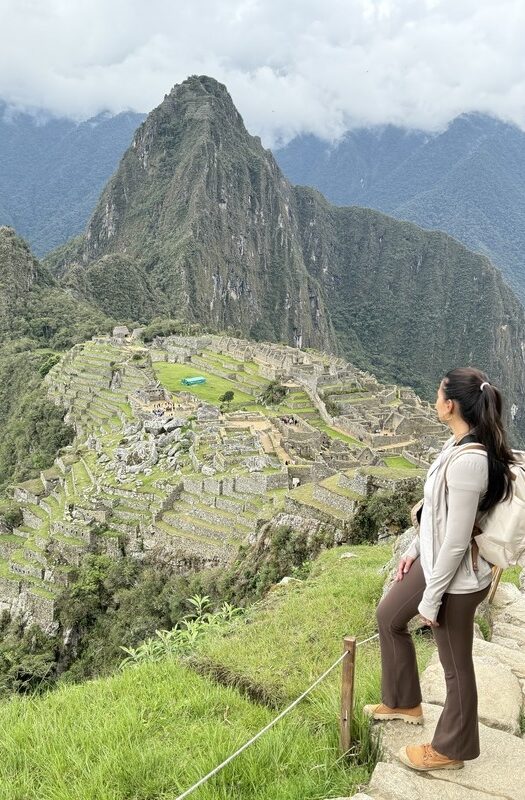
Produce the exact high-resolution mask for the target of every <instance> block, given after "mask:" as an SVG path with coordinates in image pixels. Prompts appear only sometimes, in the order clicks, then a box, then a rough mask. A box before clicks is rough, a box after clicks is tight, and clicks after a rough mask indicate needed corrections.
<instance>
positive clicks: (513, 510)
mask: <svg viewBox="0 0 525 800" xmlns="http://www.w3.org/2000/svg"><path fill="white" fill-rule="evenodd" d="M465 450H476V451H477V452H478V453H483V454H484V455H486V450H485V448H484V447H483V445H480V444H474V443H473V444H470V445H466V446H464V447H462V448H461V451H458V455H460V452H461V453H462V452H465ZM512 452H513V453H514V456H515V458H516V462H515V463H514V464H510V465H509V467H510V471H511V475H512V494H511V496H510V497H509V498H508V499H507V500H500V502H499V503H496V505H495V506H493V507H492V508H491V509H490V511H487V512H485V513H482V514H481V515H480V516H479V517H478V519H477V520H476V527H477V528H478V529H480V530H481V533H480V534H478V535H477V536H474V537H473V538H474V540H475V542H476V544H477V546H478V548H479V552H480V554H481V555H482V556H483V558H484V559H485V561H488V562H489V563H490V564H494V565H495V566H497V567H501V568H502V569H506V568H507V567H510V566H512V565H514V564H518V563H523V564H525V452H524V451H523V450H513V451H512ZM454 460H455V459H454ZM449 463H450V462H449ZM447 466H448V464H447Z"/></svg>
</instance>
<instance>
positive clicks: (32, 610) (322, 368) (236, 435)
mask: <svg viewBox="0 0 525 800" xmlns="http://www.w3.org/2000/svg"><path fill="white" fill-rule="evenodd" d="M197 375H198V376H200V377H204V378H205V380H204V382H199V383H196V384H195V385H191V386H184V385H183V384H181V380H182V379H183V378H188V377H192V376H197ZM45 383H46V388H47V393H48V396H49V398H51V399H52V401H53V402H54V403H55V404H56V405H57V406H58V407H59V408H61V409H62V410H63V412H64V420H65V422H66V423H68V424H70V425H71V426H73V428H74V430H75V434H76V435H75V439H74V441H73V442H72V444H71V445H68V446H66V447H64V448H63V449H62V451H61V452H60V453H59V454H58V456H57V457H56V459H55V462H54V465H53V466H52V467H51V468H49V469H47V470H44V471H42V472H41V473H40V476H39V477H38V478H35V479H33V480H29V481H25V482H23V483H20V484H17V485H15V486H13V487H12V488H11V496H12V501H13V502H14V503H15V504H17V505H18V507H19V509H20V512H21V518H20V522H19V524H17V525H15V526H14V527H13V528H12V530H11V529H9V530H7V529H6V530H5V531H4V532H2V534H1V535H0V547H1V550H0V555H1V562H0V563H1V572H0V608H1V609H5V610H8V611H9V612H10V614H11V615H12V616H15V617H16V616H19V617H21V618H22V619H24V620H26V621H30V622H36V623H37V624H39V625H40V626H41V627H42V628H43V629H44V630H46V631H48V632H52V631H53V630H54V625H55V601H56V598H57V596H58V595H59V594H60V592H61V590H62V589H63V588H64V587H65V586H67V585H68V581H69V579H70V576H71V575H72V574H73V573H74V570H75V568H76V567H78V565H79V564H80V563H81V560H82V557H83V555H84V554H85V553H89V552H96V553H105V554H107V555H109V556H111V557H112V558H115V559H118V558H119V557H121V556H123V555H127V556H132V557H133V558H136V559H146V558H153V559H160V560H161V561H163V562H164V563H168V564H169V565H170V567H171V568H173V569H174V570H176V571H179V572H181V573H183V574H185V573H187V572H188V571H191V570H201V569H205V568H208V567H213V566H218V565H227V564H230V563H231V562H232V561H233V559H234V558H235V556H236V554H237V552H238V550H239V547H240V545H241V544H243V543H244V544H246V543H248V544H250V543H253V542H255V541H256V539H257V536H258V535H259V534H260V532H261V531H263V530H264V526H265V525H267V524H268V523H269V522H270V521H275V522H282V523H283V524H284V523H290V522H291V523H292V524H293V525H296V526H297V525H301V524H304V523H305V521H306V522H308V521H310V523H311V524H312V525H313V526H314V527H315V528H316V529H318V528H319V527H320V526H322V527H323V529H324V530H325V532H328V534H329V536H330V537H331V541H332V542H333V543H334V544H339V543H342V542H346V541H349V540H350V536H351V535H350V527H351V520H352V517H353V516H354V514H355V513H356V509H357V508H358V507H359V504H360V503H361V502H362V501H363V499H364V498H366V497H368V496H370V495H371V494H373V493H374V492H376V491H385V490H395V489H396V488H399V487H401V486H405V487H406V486H411V487H416V486H420V485H422V476H423V474H424V470H425V468H426V467H427V466H428V464H429V462H430V460H431V459H432V456H433V454H435V453H436V452H437V450H438V449H439V448H440V447H441V445H442V443H443V441H444V440H445V438H446V430H445V429H444V427H443V426H441V425H440V424H439V423H437V422H436V419H435V413H434V409H433V408H432V406H431V405H430V404H429V403H427V402H424V401H422V400H420V398H419V397H418V396H417V395H416V394H415V392H414V391H413V390H412V389H408V388H405V387H399V386H396V385H385V384H381V383H380V382H379V381H378V380H376V379H375V378H374V376H373V375H371V374H370V373H367V372H363V371H360V370H358V369H356V368H354V367H353V366H352V365H351V364H349V363H347V362H346V361H344V360H343V359H341V358H337V357H334V356H329V355H326V354H323V353H319V352H315V351H311V350H301V349H299V348H294V347H290V346H286V345H279V344H270V343H254V342H251V341H247V340H241V339H236V338H232V337H229V336H220V335H208V336H203V335H201V336H179V335H173V336H167V337H156V338H155V339H154V340H153V342H151V343H150V344H146V343H144V342H143V341H142V340H141V338H140V331H139V332H138V335H135V332H134V334H133V335H132V334H130V332H129V331H128V329H127V328H124V326H121V327H119V328H116V329H115V330H114V331H113V332H112V334H111V335H108V336H95V337H93V339H92V340H91V341H87V342H85V343H82V344H78V345H75V346H74V347H73V348H72V349H71V350H69V351H68V352H67V353H66V354H65V355H64V356H63V357H62V359H61V360H60V361H59V363H57V364H56V365H55V366H54V367H53V368H52V369H50V371H49V372H48V374H47V376H46V377H45ZM225 398H229V399H228V400H227V401H225Z"/></svg>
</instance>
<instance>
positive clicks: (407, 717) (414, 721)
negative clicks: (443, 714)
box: [363, 706, 424, 725]
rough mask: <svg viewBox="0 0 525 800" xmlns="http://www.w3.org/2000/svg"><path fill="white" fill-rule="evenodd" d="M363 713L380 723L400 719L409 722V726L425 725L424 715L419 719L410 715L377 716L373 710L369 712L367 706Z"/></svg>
mask: <svg viewBox="0 0 525 800" xmlns="http://www.w3.org/2000/svg"><path fill="white" fill-rule="evenodd" d="M363 711H364V712H365V714H367V715H368V716H369V717H371V718H372V719H375V720H377V721H378V722H381V720H385V721H388V720H396V719H400V720H402V721H403V722H408V724H409V725H423V722H424V718H423V714H421V715H420V716H419V717H412V716H411V715H410V714H375V713H374V712H373V711H372V710H371V709H370V710H368V709H367V707H366V706H365V707H364V708H363Z"/></svg>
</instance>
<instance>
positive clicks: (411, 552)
mask: <svg viewBox="0 0 525 800" xmlns="http://www.w3.org/2000/svg"><path fill="white" fill-rule="evenodd" d="M419 550H420V546H419V533H416V535H415V536H414V538H413V539H412V541H411V542H410V544H409V546H408V548H407V549H406V550H405V552H404V553H403V555H402V556H401V558H407V557H408V558H413V559H414V560H415V559H416V558H417V557H418V556H419Z"/></svg>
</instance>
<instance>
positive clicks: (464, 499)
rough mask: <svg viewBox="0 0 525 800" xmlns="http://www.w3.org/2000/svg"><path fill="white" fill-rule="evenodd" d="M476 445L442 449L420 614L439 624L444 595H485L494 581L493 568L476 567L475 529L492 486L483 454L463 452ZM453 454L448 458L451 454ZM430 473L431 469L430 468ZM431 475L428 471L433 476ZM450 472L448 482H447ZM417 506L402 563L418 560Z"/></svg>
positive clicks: (481, 564)
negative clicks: (428, 569)
mask: <svg viewBox="0 0 525 800" xmlns="http://www.w3.org/2000/svg"><path fill="white" fill-rule="evenodd" d="M469 446H470V448H471V447H472V445H468V444H466V445H463V446H461V447H455V446H454V437H453V436H451V437H450V439H449V440H448V441H447V442H446V443H445V445H444V446H443V452H444V453H446V455H445V456H444V457H443V461H442V463H441V464H440V465H439V467H438V468H437V473H436V475H435V479H434V481H435V482H434V489H433V494H432V532H433V552H432V564H433V568H432V576H431V578H430V579H429V580H428V582H427V585H426V588H425V591H424V593H423V598H422V600H421V603H420V604H419V606H418V610H419V613H420V614H422V615H423V616H424V617H426V618H427V619H430V620H432V621H435V620H436V618H437V615H438V613H439V607H440V605H441V598H442V596H443V594H444V593H445V592H450V593H451V594H469V593H471V592H479V591H480V589H484V588H485V587H486V586H487V585H488V584H489V583H490V581H491V579H492V565H491V564H489V563H488V562H487V561H485V560H484V559H483V558H482V557H481V556H480V555H478V570H477V571H474V569H473V566H472V552H471V548H472V544H471V538H472V529H473V527H474V525H475V524H476V521H477V520H478V519H479V511H478V507H479V503H480V500H481V498H482V497H483V495H484V493H485V492H486V490H487V485H488V462H487V457H486V455H485V454H484V453H479V452H473V451H472V450H470V451H467V452H465V450H466V448H469ZM449 450H450V452H448V451H449ZM430 469H432V467H430ZM429 471H430V470H429ZM445 472H446V480H445ZM421 505H422V501H421V503H419V504H418V505H417V506H414V508H413V509H412V512H413V514H412V521H413V523H414V527H415V528H416V530H417V532H418V533H417V536H416V537H415V538H414V539H413V541H412V542H411V544H410V547H409V548H408V550H407V551H406V552H405V553H404V554H403V556H402V557H403V558H404V557H406V556H410V557H412V558H417V557H418V556H419V551H420V547H419V522H418V520H417V517H416V514H417V511H418V508H420V507H421Z"/></svg>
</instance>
